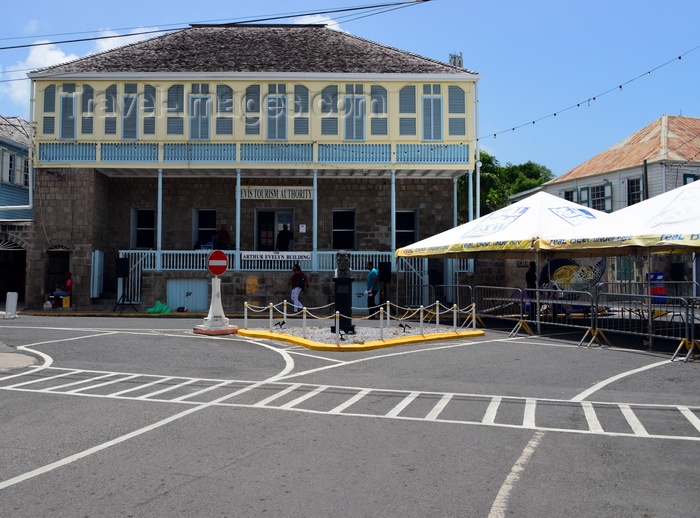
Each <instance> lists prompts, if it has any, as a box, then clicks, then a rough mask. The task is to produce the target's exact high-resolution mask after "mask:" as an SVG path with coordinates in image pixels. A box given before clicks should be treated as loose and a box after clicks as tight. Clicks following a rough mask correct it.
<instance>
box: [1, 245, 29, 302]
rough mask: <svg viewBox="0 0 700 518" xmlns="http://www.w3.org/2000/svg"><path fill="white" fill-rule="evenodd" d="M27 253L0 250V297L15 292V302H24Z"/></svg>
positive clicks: (20, 249)
mask: <svg viewBox="0 0 700 518" xmlns="http://www.w3.org/2000/svg"><path fill="white" fill-rule="evenodd" d="M26 264H27V252H26V251H25V250H24V249H22V248H19V247H17V248H11V249H0V296H2V300H4V299H5V294H6V293H9V292H17V300H18V301H19V302H24V295H25V293H24V291H25V283H26V271H27V268H26Z"/></svg>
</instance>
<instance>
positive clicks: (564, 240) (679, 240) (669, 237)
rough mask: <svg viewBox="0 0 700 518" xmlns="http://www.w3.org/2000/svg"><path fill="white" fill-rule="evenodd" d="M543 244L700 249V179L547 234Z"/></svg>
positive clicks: (591, 251) (640, 250)
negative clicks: (592, 219)
mask: <svg viewBox="0 0 700 518" xmlns="http://www.w3.org/2000/svg"><path fill="white" fill-rule="evenodd" d="M537 246H538V248H539V249H540V250H547V251H552V252H557V253H558V254H560V255H565V254H566V252H569V253H570V254H571V255H578V256H581V255H590V256H602V255H645V254H647V253H649V252H650V253H676V254H678V253H690V252H696V251H700V182H693V183H690V184H688V185H684V186H682V187H678V188H677V189H673V190H671V191H668V192H665V193H663V194H660V195H658V196H654V197H653V198H649V199H648V200H645V201H642V202H640V203H637V204H635V205H630V206H629V207H625V208H624V209H621V210H618V211H616V212H613V213H612V214H609V215H608V217H607V218H605V220H604V221H603V220H599V221H590V222H589V223H587V224H586V225H581V226H579V227H575V228H573V227H572V228H566V229H563V230H562V231H561V232H559V233H558V234H554V235H550V236H542V238H541V239H540V241H539V242H538V244H537Z"/></svg>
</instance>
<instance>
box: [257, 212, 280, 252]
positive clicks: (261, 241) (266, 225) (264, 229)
mask: <svg viewBox="0 0 700 518" xmlns="http://www.w3.org/2000/svg"><path fill="white" fill-rule="evenodd" d="M257 217H258V221H257V223H258V224H257V229H258V230H257V233H258V234H257V239H256V246H255V249H256V250H260V251H263V252H271V251H272V250H274V249H275V211H273V210H259V211H258V215H257Z"/></svg>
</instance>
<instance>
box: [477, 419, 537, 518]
mask: <svg viewBox="0 0 700 518" xmlns="http://www.w3.org/2000/svg"><path fill="white" fill-rule="evenodd" d="M542 437H544V432H541V431H538V432H535V435H533V436H532V439H530V442H528V443H527V446H525V449H524V450H523V452H522V453H521V454H520V457H519V458H518V460H517V461H516V462H515V465H514V466H513V467H512V468H511V470H510V473H508V476H507V477H506V480H505V481H504V482H503V485H502V486H501V489H499V491H498V494H497V495H496V499H495V500H494V502H493V505H492V506H491V510H490V511H489V514H488V518H504V517H505V516H506V513H507V512H508V499H509V498H510V494H511V492H512V491H513V487H514V486H515V484H516V483H517V482H518V480H520V474H521V473H522V472H523V471H525V466H526V465H527V463H528V462H529V461H530V459H531V458H532V455H533V454H534V453H535V450H536V449H537V447H538V446H539V445H540V443H541V442H542Z"/></svg>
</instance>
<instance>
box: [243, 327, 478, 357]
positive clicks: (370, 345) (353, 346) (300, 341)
mask: <svg viewBox="0 0 700 518" xmlns="http://www.w3.org/2000/svg"><path fill="white" fill-rule="evenodd" d="M238 335H239V336H245V337H247V338H264V339H267V340H278V341H281V342H289V343H292V344H295V345H300V346H302V347H306V348H307V349H312V350H314V351H341V352H359V351H372V350H374V349H382V348H385V347H394V346H396V345H406V344H415V343H420V342H431V341H434V340H450V339H451V340H454V339H456V338H471V337H474V336H484V331H482V330H479V329H476V330H471V331H457V332H449V333H432V334H427V335H409V336H402V337H399V338H389V339H387V340H372V341H371V342H365V343H361V344H359V343H349V342H343V341H341V342H340V344H338V345H336V344H327V343H323V342H314V341H312V340H307V339H306V338H302V337H300V336H296V335H290V334H287V333H271V332H269V331H261V330H258V329H239V330H238ZM346 336H348V335H346ZM350 336H352V335H350Z"/></svg>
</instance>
